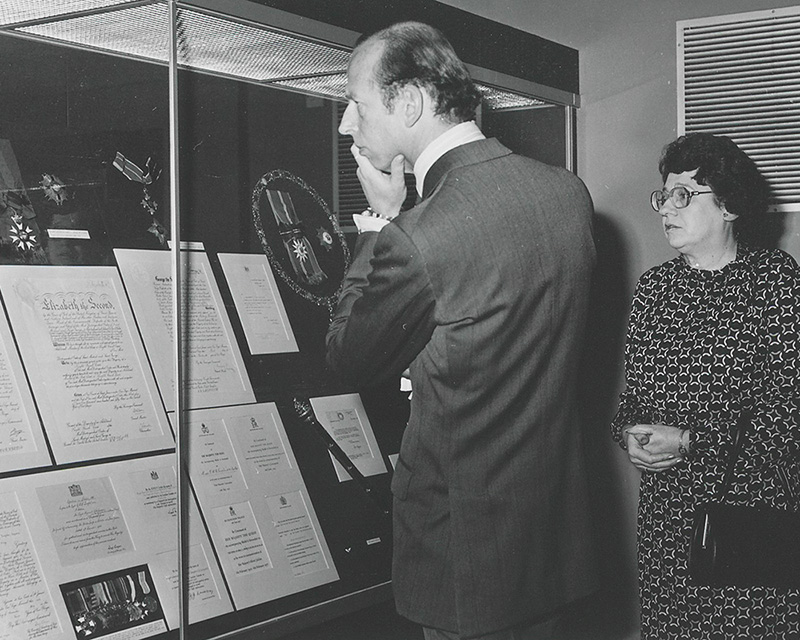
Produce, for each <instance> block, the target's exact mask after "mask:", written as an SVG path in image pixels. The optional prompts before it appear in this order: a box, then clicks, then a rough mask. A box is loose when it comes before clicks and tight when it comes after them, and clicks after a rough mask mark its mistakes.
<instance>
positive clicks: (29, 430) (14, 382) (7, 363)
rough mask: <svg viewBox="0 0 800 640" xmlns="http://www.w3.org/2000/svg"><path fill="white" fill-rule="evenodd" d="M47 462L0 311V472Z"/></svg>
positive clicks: (44, 464) (31, 404)
mask: <svg viewBox="0 0 800 640" xmlns="http://www.w3.org/2000/svg"><path fill="white" fill-rule="evenodd" d="M50 464H52V460H50V456H49V455H48V453H47V448H46V447H45V443H44V434H43V433H42V425H41V423H40V422H39V418H38V417H37V415H36V408H35V407H34V404H33V396H32V395H31V391H30V387H29V386H28V382H27V380H26V379H25V373H24V371H23V369H22V362H21V361H20V359H19V354H18V353H17V348H16V346H14V339H13V338H12V337H11V329H10V328H9V326H8V321H7V320H6V316H5V314H4V313H2V312H0V472H3V471H14V470H17V469H31V468H34V467H42V466H47V465H50Z"/></svg>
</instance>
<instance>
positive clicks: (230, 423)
mask: <svg viewBox="0 0 800 640" xmlns="http://www.w3.org/2000/svg"><path fill="white" fill-rule="evenodd" d="M187 420H188V433H189V441H190V442H191V445H190V451H189V477H190V479H191V482H192V485H193V486H194V488H195V493H196V495H197V500H198V502H199V504H200V509H201V511H202V512H203V513H204V514H205V516H206V522H207V523H208V527H209V533H210V535H211V541H212V542H213V543H214V546H215V548H216V550H217V554H218V555H219V559H220V564H221V565H222V570H223V573H224V574H225V576H226V577H227V579H228V585H229V586H230V590H231V594H232V596H233V601H234V603H235V604H236V606H237V607H249V606H252V605H255V604H260V603H263V602H269V601H270V600H274V599H276V598H280V597H283V596H286V595H289V594H292V593H298V592H300V591H303V590H305V589H311V588H313V587H317V586H320V585H322V584H327V583H329V582H333V581H334V580H337V579H338V577H339V576H338V574H337V572H336V568H335V567H334V565H333V560H332V559H331V556H330V551H329V550H328V546H327V544H326V542H325V538H324V536H323V534H322V529H321V528H320V525H319V521H318V520H317V516H316V513H315V512H314V508H313V505H312V503H311V501H310V500H309V496H308V491H307V489H306V485H305V482H304V480H303V476H302V475H301V474H300V470H299V469H298V467H297V461H296V460H295V457H294V453H293V452H292V449H291V447H290V446H289V441H288V439H287V437H286V431H285V430H284V427H283V422H282V421H281V418H280V414H279V413H278V409H277V407H276V406H275V404H274V403H263V404H255V405H246V406H239V407H218V408H215V409H198V410H195V411H189V412H188V414H187Z"/></svg>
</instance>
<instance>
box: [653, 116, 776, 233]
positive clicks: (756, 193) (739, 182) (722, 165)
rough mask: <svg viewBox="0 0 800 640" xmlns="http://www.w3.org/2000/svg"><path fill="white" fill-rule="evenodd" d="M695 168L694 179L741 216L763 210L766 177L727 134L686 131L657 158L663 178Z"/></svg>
mask: <svg viewBox="0 0 800 640" xmlns="http://www.w3.org/2000/svg"><path fill="white" fill-rule="evenodd" d="M695 169H696V170H697V172H696V173H695V174H694V180H695V182H697V184H702V185H706V186H708V187H711V190H712V191H713V192H714V197H715V198H716V199H717V201H718V203H719V204H720V205H723V204H724V205H725V208H726V209H727V210H728V211H730V212H731V213H734V214H736V215H738V216H739V218H740V219H741V218H748V217H751V216H757V215H758V214H761V213H764V212H766V210H767V204H768V202H769V195H770V188H769V184H768V183H767V180H766V178H764V176H763V175H761V172H760V171H759V170H758V167H756V164H755V162H753V161H752V160H751V159H750V157H749V156H748V155H747V154H746V153H745V152H744V151H742V150H741V149H740V148H739V147H738V146H737V145H736V143H735V142H734V141H733V140H731V139H730V138H728V137H727V136H721V135H713V134H711V133H701V132H698V133H687V134H686V135H684V136H681V137H680V138H678V139H677V140H675V141H673V142H670V143H669V144H668V145H667V146H666V147H664V151H663V152H662V154H661V159H660V160H659V162H658V170H659V171H660V172H661V179H662V181H663V182H666V180H667V175H668V174H670V173H683V172H684V171H694V170H695Z"/></svg>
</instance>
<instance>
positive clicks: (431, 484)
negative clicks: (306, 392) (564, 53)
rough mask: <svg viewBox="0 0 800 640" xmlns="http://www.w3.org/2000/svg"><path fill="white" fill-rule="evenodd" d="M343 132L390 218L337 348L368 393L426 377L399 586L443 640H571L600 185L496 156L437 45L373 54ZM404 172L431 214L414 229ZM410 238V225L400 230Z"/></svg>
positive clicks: (406, 29)
mask: <svg viewBox="0 0 800 640" xmlns="http://www.w3.org/2000/svg"><path fill="white" fill-rule="evenodd" d="M347 98H348V106H347V109H346V111H345V113H344V115H343V116H342V121H341V125H340V127H339V131H340V133H342V134H346V135H350V136H352V138H353V143H354V144H353V148H352V151H353V153H354V155H355V157H356V160H357V161H358V165H359V169H358V175H359V178H360V181H361V184H362V187H363V188H364V191H365V194H366V195H367V199H368V200H369V202H370V204H371V209H370V210H368V211H367V212H365V214H364V215H363V216H357V224H359V226H360V228H361V231H362V232H361V233H360V234H359V236H358V240H357V243H356V249H355V252H354V256H355V257H354V260H353V264H352V266H351V268H350V270H349V272H348V274H347V276H346V278H345V283H344V287H343V290H342V293H341V296H340V299H339V304H338V307H337V309H336V312H335V315H334V318H333V321H332V322H331V325H330V329H329V332H328V336H327V349H328V362H329V364H330V365H331V367H332V368H333V369H334V370H335V371H336V372H338V373H339V374H340V375H341V376H342V377H343V378H345V379H347V380H348V381H350V382H351V383H352V384H355V385H367V384H370V383H373V382H375V381H377V380H380V379H385V378H386V377H389V376H395V377H397V376H399V375H400V374H401V373H402V372H403V371H405V370H406V368H407V367H410V378H411V382H412V388H413V393H412V399H411V414H410V418H409V422H408V426H407V428H406V431H405V433H404V435H403V441H402V445H401V449H400V457H399V459H398V462H397V466H396V469H395V473H394V478H393V480H392V492H393V494H394V545H395V547H394V560H393V572H392V580H393V585H394V590H395V600H396V604H397V609H398V611H399V612H400V614H402V615H404V616H406V617H408V618H410V619H411V620H414V621H416V622H418V623H420V624H421V625H423V627H424V631H425V637H426V638H427V639H429V640H431V639H444V638H448V639H452V638H482V639H492V640H499V639H501V638H502V639H506V638H509V639H510V638H514V639H517V638H546V637H554V635H553V634H554V633H555V631H554V629H555V628H556V627H557V625H558V621H559V616H560V615H561V613H562V612H563V610H564V607H565V606H567V605H568V604H569V603H571V602H574V601H576V600H577V599H579V598H582V597H584V596H586V595H588V594H589V593H591V592H592V591H593V590H594V589H595V581H594V572H593V569H592V566H593V562H592V556H593V554H592V549H591V545H590V537H591V534H590V525H589V522H588V514H589V505H588V497H587V478H586V474H585V468H584V463H583V460H582V451H581V449H582V445H581V438H580V430H581V426H580V424H579V423H578V421H577V418H576V415H575V409H576V395H575V394H576V389H575V387H576V374H577V364H578V357H579V345H580V343H581V338H582V334H583V327H584V322H585V318H586V307H587V300H588V293H589V282H590V276H591V269H592V266H593V262H594V255H595V250H594V244H593V241H592V235H591V216H592V205H591V201H590V198H589V195H588V193H587V191H586V188H585V187H584V185H583V183H582V182H581V181H580V180H579V179H578V178H577V177H575V176H574V175H573V174H571V173H570V172H568V171H566V170H565V169H562V168H556V167H551V166H548V165H545V164H542V163H539V162H537V161H535V160H531V159H529V158H524V157H522V156H518V155H515V154H512V153H511V152H510V151H509V150H508V149H506V148H505V147H504V146H503V145H501V144H500V143H499V142H497V141H496V140H493V139H492V140H487V139H485V138H484V136H483V134H482V133H481V131H480V129H479V128H478V127H477V125H476V124H475V122H473V119H474V117H475V110H476V108H477V106H478V104H479V102H480V93H479V92H478V90H477V89H476V87H475V85H474V84H473V82H472V80H471V79H470V78H469V75H468V72H467V70H466V68H465V67H464V65H463V63H462V62H461V61H460V60H459V59H458V57H457V56H456V54H455V52H454V51H453V49H452V47H451V46H450V44H449V43H448V42H447V40H446V39H445V38H444V36H443V35H442V34H441V33H440V32H438V31H437V30H435V29H433V28H431V27H429V26H427V25H424V24H420V23H400V24H397V25H394V26H392V27H389V28H388V29H385V30H383V31H380V32H378V33H376V34H374V35H372V36H370V37H369V38H367V39H366V40H364V41H363V42H361V43H360V44H359V45H358V46H357V47H356V49H355V51H354V52H353V55H352V58H351V60H350V64H349V67H348V72H347ZM404 167H408V168H411V169H413V171H414V173H415V175H416V178H417V185H418V190H420V195H421V197H422V200H421V202H420V203H419V204H418V205H416V206H415V207H414V208H413V209H410V210H408V211H405V212H403V213H399V211H400V205H401V203H402V202H403V200H404V198H405V187H404V183H403V171H404ZM389 220H391V222H389Z"/></svg>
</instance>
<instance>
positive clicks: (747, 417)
mask: <svg viewBox="0 0 800 640" xmlns="http://www.w3.org/2000/svg"><path fill="white" fill-rule="evenodd" d="M750 422H751V412H750V410H749V409H744V410H743V411H742V412H741V413H740V414H739V417H738V418H737V419H736V433H735V434H734V436H733V449H732V450H731V455H730V458H728V465H727V466H726V467H725V475H724V477H723V478H722V484H721V485H720V488H719V492H718V495H717V502H722V500H723V498H725V494H726V493H728V489H730V486H731V480H732V479H733V470H734V468H735V467H736V461H737V460H738V458H739V453H741V451H742V446H744V441H745V436H746V434H747V428H748V427H749V426H750Z"/></svg>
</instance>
